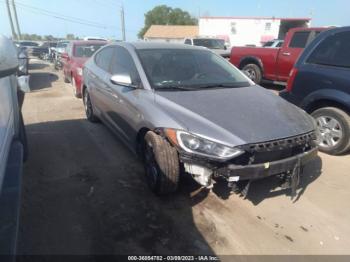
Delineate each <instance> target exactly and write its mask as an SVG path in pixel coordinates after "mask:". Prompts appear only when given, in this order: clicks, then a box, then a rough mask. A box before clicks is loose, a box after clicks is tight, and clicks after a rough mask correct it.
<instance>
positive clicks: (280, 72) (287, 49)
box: [277, 31, 311, 82]
mask: <svg viewBox="0 0 350 262" xmlns="http://www.w3.org/2000/svg"><path fill="white" fill-rule="evenodd" d="M310 33H311V31H297V32H295V33H294V34H293V36H292V39H291V40H290V41H289V45H288V46H287V45H283V46H282V48H281V50H280V52H279V55H278V63H277V76H278V81H283V82H286V81H287V80H288V78H289V74H290V71H291V70H292V68H293V66H294V63H295V62H296V60H297V59H298V57H299V56H300V54H301V52H302V51H303V50H304V48H305V46H306V44H307V43H308V41H309V36H310Z"/></svg>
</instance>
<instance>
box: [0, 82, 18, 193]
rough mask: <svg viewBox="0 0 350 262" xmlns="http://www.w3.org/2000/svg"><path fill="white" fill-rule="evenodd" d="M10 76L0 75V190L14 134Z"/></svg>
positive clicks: (13, 106)
mask: <svg viewBox="0 0 350 262" xmlns="http://www.w3.org/2000/svg"><path fill="white" fill-rule="evenodd" d="M13 83H15V82H14V81H12V77H9V76H7V77H0V191H1V187H2V182H3V178H4V177H3V176H4V172H5V167H6V161H7V155H8V152H9V150H10V145H11V142H12V138H13V136H14V135H15V124H14V123H15V116H14V108H15V105H14V104H13V95H12V84H13Z"/></svg>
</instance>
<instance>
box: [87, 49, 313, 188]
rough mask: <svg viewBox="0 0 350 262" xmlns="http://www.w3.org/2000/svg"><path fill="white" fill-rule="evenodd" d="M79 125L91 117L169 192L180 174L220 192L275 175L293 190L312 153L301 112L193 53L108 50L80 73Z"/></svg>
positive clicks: (225, 65) (217, 61)
mask: <svg viewBox="0 0 350 262" xmlns="http://www.w3.org/2000/svg"><path fill="white" fill-rule="evenodd" d="M83 76H84V77H83V81H84V83H83V97H84V99H83V101H84V105H85V111H86V116H87V119H88V120H89V121H91V122H95V121H97V120H98V119H100V120H101V121H102V122H104V123H105V124H106V125H107V126H108V127H110V128H111V129H112V130H113V131H114V132H115V133H116V134H117V135H118V136H119V137H120V138H121V140H122V141H123V142H125V144H126V145H128V146H129V147H130V148H131V149H132V150H133V151H134V152H137V153H139V154H140V155H141V156H142V157H143V159H144V163H145V170H146V177H147V181H148V184H149V186H150V188H151V189H152V190H153V191H154V192H155V193H157V194H165V193H169V192H173V191H175V190H176V189H177V187H178V184H179V177H180V173H181V170H184V171H185V172H186V173H187V174H191V175H192V177H193V178H194V179H195V180H196V181H197V182H198V183H199V184H200V185H202V186H205V187H209V188H210V187H212V185H213V183H212V178H213V177H222V178H224V179H225V180H226V181H227V182H228V185H229V187H237V186H238V187H240V188H244V190H243V192H244V194H245V195H246V193H247V191H248V188H249V185H250V182H251V181H252V180H255V179H258V178H264V177H267V176H270V175H277V174H279V175H281V177H283V178H284V179H285V180H286V181H289V182H290V183H289V182H288V183H289V185H290V186H291V187H292V189H293V191H294V192H295V188H296V185H297V184H298V181H299V174H300V172H299V171H300V170H301V169H300V167H301V166H303V165H304V164H305V163H306V162H307V161H309V160H310V159H312V158H314V157H315V156H316V154H317V147H316V146H315V143H314V140H315V124H314V121H313V119H312V118H311V117H310V116H309V115H308V114H306V113H305V112H304V111H303V110H301V109H299V108H297V107H295V106H294V105H292V104H290V103H288V102H286V101H284V100H283V99H281V98H280V97H278V96H277V95H275V94H274V93H272V92H271V91H268V90H265V89H264V88H262V87H259V86H257V85H255V84H254V83H253V82H252V81H251V80H250V79H249V78H248V77H246V76H245V75H244V74H243V73H241V72H240V71H239V70H238V69H236V68H235V67H234V66H232V65H231V64H230V63H229V62H228V61H227V60H225V59H224V58H222V57H221V56H219V55H217V54H215V53H213V52H211V51H210V50H207V49H206V48H202V47H194V46H188V45H176V44H169V43H158V44H156V43H147V42H138V43H115V44H112V45H108V46H106V47H103V48H101V49H100V50H99V51H98V52H96V53H95V55H94V56H93V57H92V58H91V59H90V60H88V61H87V62H86V64H85V67H84V69H83Z"/></svg>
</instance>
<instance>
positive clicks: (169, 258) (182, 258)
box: [128, 256, 220, 261]
mask: <svg viewBox="0 0 350 262" xmlns="http://www.w3.org/2000/svg"><path fill="white" fill-rule="evenodd" d="M128 261H220V259H219V258H218V257H217V256H128Z"/></svg>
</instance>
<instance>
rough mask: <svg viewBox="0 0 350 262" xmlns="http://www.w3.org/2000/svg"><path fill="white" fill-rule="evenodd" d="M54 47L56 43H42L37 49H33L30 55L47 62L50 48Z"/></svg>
mask: <svg viewBox="0 0 350 262" xmlns="http://www.w3.org/2000/svg"><path fill="white" fill-rule="evenodd" d="M56 46H57V42H43V43H42V44H40V45H39V46H38V47H34V48H33V51H32V55H33V56H35V57H38V58H40V59H44V60H48V59H49V57H50V50H51V48H52V47H56Z"/></svg>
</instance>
